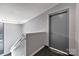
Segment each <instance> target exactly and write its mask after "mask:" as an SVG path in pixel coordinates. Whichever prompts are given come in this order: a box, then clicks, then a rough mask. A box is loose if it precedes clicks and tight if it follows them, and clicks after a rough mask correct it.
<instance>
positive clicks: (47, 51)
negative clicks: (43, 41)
mask: <svg viewBox="0 0 79 59" xmlns="http://www.w3.org/2000/svg"><path fill="white" fill-rule="evenodd" d="M34 56H71V55H65V54H62V53H58V52H56V51H51V50H50V49H49V48H48V47H47V46H45V47H44V48H43V49H41V50H40V51H39V52H37V53H36V54H35V55H34Z"/></svg>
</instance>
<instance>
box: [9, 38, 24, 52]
mask: <svg viewBox="0 0 79 59" xmlns="http://www.w3.org/2000/svg"><path fill="white" fill-rule="evenodd" d="M23 40H25V38H24V37H22V38H21V39H19V40H17V41H16V42H15V44H14V45H13V46H12V47H11V50H10V51H11V52H12V51H13V50H14V49H16V48H17V47H18V46H19V45H20V43H21V42H22V41H23Z"/></svg>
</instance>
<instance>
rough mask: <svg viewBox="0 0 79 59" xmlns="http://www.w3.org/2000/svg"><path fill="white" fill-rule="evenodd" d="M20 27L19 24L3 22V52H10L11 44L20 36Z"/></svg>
mask: <svg viewBox="0 0 79 59" xmlns="http://www.w3.org/2000/svg"><path fill="white" fill-rule="evenodd" d="M21 29H22V28H21V25H17V24H8V23H5V24H4V53H7V52H10V48H11V46H12V45H13V44H14V43H15V41H16V40H17V39H19V38H20V35H21V33H22V30H21Z"/></svg>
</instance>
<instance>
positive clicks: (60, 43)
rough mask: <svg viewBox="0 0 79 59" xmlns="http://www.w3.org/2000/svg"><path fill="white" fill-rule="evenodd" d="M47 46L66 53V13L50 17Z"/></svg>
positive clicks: (67, 30)
mask: <svg viewBox="0 0 79 59" xmlns="http://www.w3.org/2000/svg"><path fill="white" fill-rule="evenodd" d="M49 27H50V28H49V30H50V32H49V33H50V34H49V46H50V47H53V48H56V49H59V50H62V51H65V52H68V49H69V17H68V12H67V11H64V12H60V13H56V14H52V15H50V26H49Z"/></svg>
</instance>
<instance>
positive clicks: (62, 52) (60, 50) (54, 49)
mask: <svg viewBox="0 0 79 59" xmlns="http://www.w3.org/2000/svg"><path fill="white" fill-rule="evenodd" d="M49 48H50V49H52V50H55V51H57V52H60V53H63V54H66V55H68V54H67V53H66V52H64V51H61V50H58V49H55V48H52V47H49Z"/></svg>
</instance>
